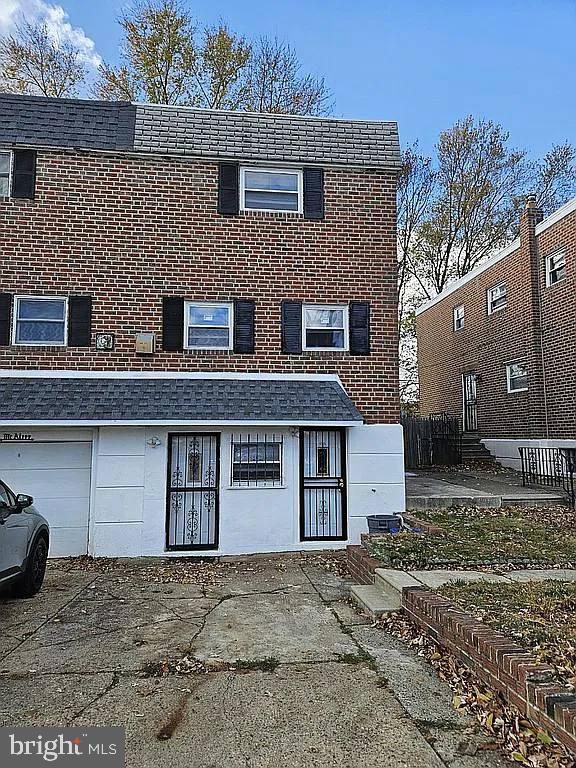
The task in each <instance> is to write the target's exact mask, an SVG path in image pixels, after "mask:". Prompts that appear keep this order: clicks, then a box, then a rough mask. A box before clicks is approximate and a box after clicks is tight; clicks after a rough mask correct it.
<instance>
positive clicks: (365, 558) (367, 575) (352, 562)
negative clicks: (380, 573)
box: [346, 544, 382, 584]
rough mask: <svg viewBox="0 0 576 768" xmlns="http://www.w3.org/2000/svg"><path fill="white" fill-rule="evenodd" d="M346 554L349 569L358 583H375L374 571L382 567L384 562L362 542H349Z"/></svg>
mask: <svg viewBox="0 0 576 768" xmlns="http://www.w3.org/2000/svg"><path fill="white" fill-rule="evenodd" d="M346 554H347V566H348V571H349V572H350V575H351V576H352V578H353V579H354V581H355V582H356V584H374V571H375V570H376V568H381V567H382V563H381V562H380V561H379V560H376V558H375V557H372V556H371V555H370V553H369V552H368V550H367V549H364V547H363V546H361V545H360V544H349V545H348V546H347V547H346Z"/></svg>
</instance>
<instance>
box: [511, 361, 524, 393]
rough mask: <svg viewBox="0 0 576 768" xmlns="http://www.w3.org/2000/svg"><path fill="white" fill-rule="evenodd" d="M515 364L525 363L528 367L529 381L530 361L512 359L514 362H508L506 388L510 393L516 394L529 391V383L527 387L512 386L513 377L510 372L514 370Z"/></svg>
mask: <svg viewBox="0 0 576 768" xmlns="http://www.w3.org/2000/svg"><path fill="white" fill-rule="evenodd" d="M513 365H524V367H525V368H526V381H528V363H527V362H526V361H525V360H512V362H510V363H506V389H507V391H508V394H509V395H515V394H516V393H517V392H527V391H528V384H526V386H525V387H519V388H516V389H512V387H511V386H510V384H511V381H512V377H511V376H510V374H511V372H512V371H511V369H512V366H513Z"/></svg>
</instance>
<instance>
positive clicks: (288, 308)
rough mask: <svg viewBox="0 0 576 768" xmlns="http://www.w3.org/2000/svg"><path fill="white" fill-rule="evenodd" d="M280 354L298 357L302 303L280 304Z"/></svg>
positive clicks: (300, 346) (300, 345)
mask: <svg viewBox="0 0 576 768" xmlns="http://www.w3.org/2000/svg"><path fill="white" fill-rule="evenodd" d="M282 352H284V354H285V355H298V354H300V353H301V352H302V302H301V301H283V302H282Z"/></svg>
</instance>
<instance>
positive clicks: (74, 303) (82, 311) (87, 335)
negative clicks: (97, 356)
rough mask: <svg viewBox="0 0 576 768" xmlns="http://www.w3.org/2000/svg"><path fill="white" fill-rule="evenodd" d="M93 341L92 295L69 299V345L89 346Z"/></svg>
mask: <svg viewBox="0 0 576 768" xmlns="http://www.w3.org/2000/svg"><path fill="white" fill-rule="evenodd" d="M91 341H92V297H91V296H70V297H69V299H68V346H69V347H89V346H90V344H91Z"/></svg>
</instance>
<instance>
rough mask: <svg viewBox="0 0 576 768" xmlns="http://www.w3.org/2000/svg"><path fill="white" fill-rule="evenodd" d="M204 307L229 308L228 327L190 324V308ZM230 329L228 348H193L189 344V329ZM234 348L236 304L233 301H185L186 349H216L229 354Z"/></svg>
mask: <svg viewBox="0 0 576 768" xmlns="http://www.w3.org/2000/svg"><path fill="white" fill-rule="evenodd" d="M194 306H202V307H214V308H221V307H227V309H228V326H224V325H194V324H193V323H190V321H189V318H190V307H194ZM226 327H227V328H228V331H229V333H228V346H227V347H191V346H190V345H189V344H188V329H189V328H226ZM233 347H234V304H233V302H231V301H185V302H184V349H190V350H195V349H201V350H202V349H216V350H220V351H221V352H229V351H230V350H231V349H233Z"/></svg>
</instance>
